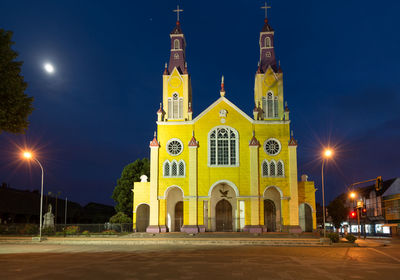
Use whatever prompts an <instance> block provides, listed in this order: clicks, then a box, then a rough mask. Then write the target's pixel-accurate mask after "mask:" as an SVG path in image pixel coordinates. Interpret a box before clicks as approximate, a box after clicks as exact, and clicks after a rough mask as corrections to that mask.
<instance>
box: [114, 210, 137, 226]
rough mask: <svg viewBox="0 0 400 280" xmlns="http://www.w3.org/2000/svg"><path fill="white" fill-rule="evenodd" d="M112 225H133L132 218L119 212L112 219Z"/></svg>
mask: <svg viewBox="0 0 400 280" xmlns="http://www.w3.org/2000/svg"><path fill="white" fill-rule="evenodd" d="M110 223H112V224H131V223H132V218H129V217H128V215H126V214H125V213H123V212H118V213H117V214H115V215H114V216H112V217H111V218H110Z"/></svg>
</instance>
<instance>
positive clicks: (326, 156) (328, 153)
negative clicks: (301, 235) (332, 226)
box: [321, 149, 333, 238]
mask: <svg viewBox="0 0 400 280" xmlns="http://www.w3.org/2000/svg"><path fill="white" fill-rule="evenodd" d="M332 155H333V152H332V150H331V149H326V150H325V151H324V152H323V154H322V167H321V177H322V180H321V181H322V217H323V226H324V238H326V229H325V190H324V165H325V159H329V158H330V157H332Z"/></svg>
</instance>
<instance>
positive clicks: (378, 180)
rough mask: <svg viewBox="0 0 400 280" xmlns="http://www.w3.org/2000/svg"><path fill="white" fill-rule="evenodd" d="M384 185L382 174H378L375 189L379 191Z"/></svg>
mask: <svg viewBox="0 0 400 280" xmlns="http://www.w3.org/2000/svg"><path fill="white" fill-rule="evenodd" d="M382 186H383V180H382V176H378V177H377V178H376V180H375V189H376V190H377V191H380V190H381V189H382Z"/></svg>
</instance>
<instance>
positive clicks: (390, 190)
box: [382, 178, 400, 196]
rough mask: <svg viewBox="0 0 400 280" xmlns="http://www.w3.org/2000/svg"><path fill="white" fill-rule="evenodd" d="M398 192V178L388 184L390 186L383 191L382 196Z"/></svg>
mask: <svg viewBox="0 0 400 280" xmlns="http://www.w3.org/2000/svg"><path fill="white" fill-rule="evenodd" d="M395 194H400V178H397V179H396V180H394V182H393V183H392V184H391V185H390V187H389V188H388V189H387V190H386V191H385V193H384V194H383V195H382V196H390V195H395Z"/></svg>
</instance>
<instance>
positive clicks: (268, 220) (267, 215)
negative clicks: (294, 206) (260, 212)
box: [264, 199, 276, 232]
mask: <svg viewBox="0 0 400 280" xmlns="http://www.w3.org/2000/svg"><path fill="white" fill-rule="evenodd" d="M264 225H265V226H266V227H267V231H268V232H272V231H276V207H275V203H274V202H273V201H272V200H271V199H265V200H264Z"/></svg>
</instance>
